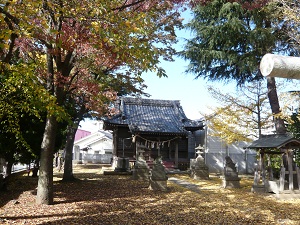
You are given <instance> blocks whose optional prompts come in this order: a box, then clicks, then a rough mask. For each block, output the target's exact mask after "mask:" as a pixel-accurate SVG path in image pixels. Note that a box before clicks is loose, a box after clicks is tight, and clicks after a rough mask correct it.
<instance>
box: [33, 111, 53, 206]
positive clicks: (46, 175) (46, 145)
mask: <svg viewBox="0 0 300 225" xmlns="http://www.w3.org/2000/svg"><path fill="white" fill-rule="evenodd" d="M56 130H57V121H56V119H55V117H54V116H51V115H48V117H47V121H46V127H45V132H44V136H43V141H42V146H41V159H40V170H39V171H40V172H39V179H38V189H37V197H36V203H37V204H46V205H51V204H53V152H54V147H55V136H56Z"/></svg>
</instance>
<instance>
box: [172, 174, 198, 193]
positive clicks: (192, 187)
mask: <svg viewBox="0 0 300 225" xmlns="http://www.w3.org/2000/svg"><path fill="white" fill-rule="evenodd" d="M168 181H171V182H173V183H175V184H177V185H180V186H182V187H184V188H187V189H189V190H191V191H194V192H196V193H200V187H199V186H198V185H196V184H192V183H190V182H188V181H185V180H181V179H178V178H176V177H170V178H169V179H168Z"/></svg>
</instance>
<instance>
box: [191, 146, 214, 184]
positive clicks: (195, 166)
mask: <svg viewBox="0 0 300 225" xmlns="http://www.w3.org/2000/svg"><path fill="white" fill-rule="evenodd" d="M203 149H204V148H203V147H202V146H200V145H199V146H198V147H197V148H195V150H197V151H196V154H197V155H198V156H197V157H196V159H191V160H190V170H191V175H190V176H191V177H192V178H193V179H195V180H201V179H206V180H207V179H209V172H208V166H207V165H206V164H205V160H204V158H203V156H202V154H203V152H202V151H201V150H203Z"/></svg>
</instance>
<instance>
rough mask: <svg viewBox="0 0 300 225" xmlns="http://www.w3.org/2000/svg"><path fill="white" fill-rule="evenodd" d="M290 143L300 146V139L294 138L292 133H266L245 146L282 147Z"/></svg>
mask: <svg viewBox="0 0 300 225" xmlns="http://www.w3.org/2000/svg"><path fill="white" fill-rule="evenodd" d="M288 144H292V145H293V146H298V147H300V140H299V139H296V138H294V137H293V136H292V135H291V134H281V135H280V134H277V135H266V136H263V137H262V138H260V139H258V140H256V141H253V142H252V143H251V144H250V145H248V146H246V147H245V148H281V147H283V146H286V145H288Z"/></svg>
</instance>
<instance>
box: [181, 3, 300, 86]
mask: <svg viewBox="0 0 300 225" xmlns="http://www.w3.org/2000/svg"><path fill="white" fill-rule="evenodd" d="M193 12H194V19H193V20H192V21H191V22H190V23H189V24H188V25H187V28H189V29H191V31H192V32H193V33H194V37H193V38H192V39H191V40H188V41H187V44H186V47H185V50H184V51H183V52H181V54H180V55H181V56H182V57H183V58H185V59H186V60H189V61H190V66H189V68H188V70H187V72H191V73H195V75H196V77H203V78H206V79H208V80H222V79H223V80H234V81H237V83H238V84H243V83H245V82H247V81H252V80H259V79H262V76H261V75H260V73H259V71H258V65H259V62H260V59H261V58H262V56H263V55H264V54H266V53H267V52H272V51H276V52H285V51H286V47H287V46H289V47H292V46H291V45H290V42H289V40H288V39H287V38H286V34H285V32H284V31H283V30H282V24H280V21H281V17H280V8H279V7H275V6H274V4H273V3H269V4H265V5H263V7H259V8H256V7H253V8H251V9H249V8H248V7H246V6H245V5H244V3H241V2H240V1H225V0H212V1H209V3H206V4H205V5H199V6H197V7H196V8H195V9H193ZM289 50H290V51H291V52H293V51H295V49H293V48H289Z"/></svg>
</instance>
